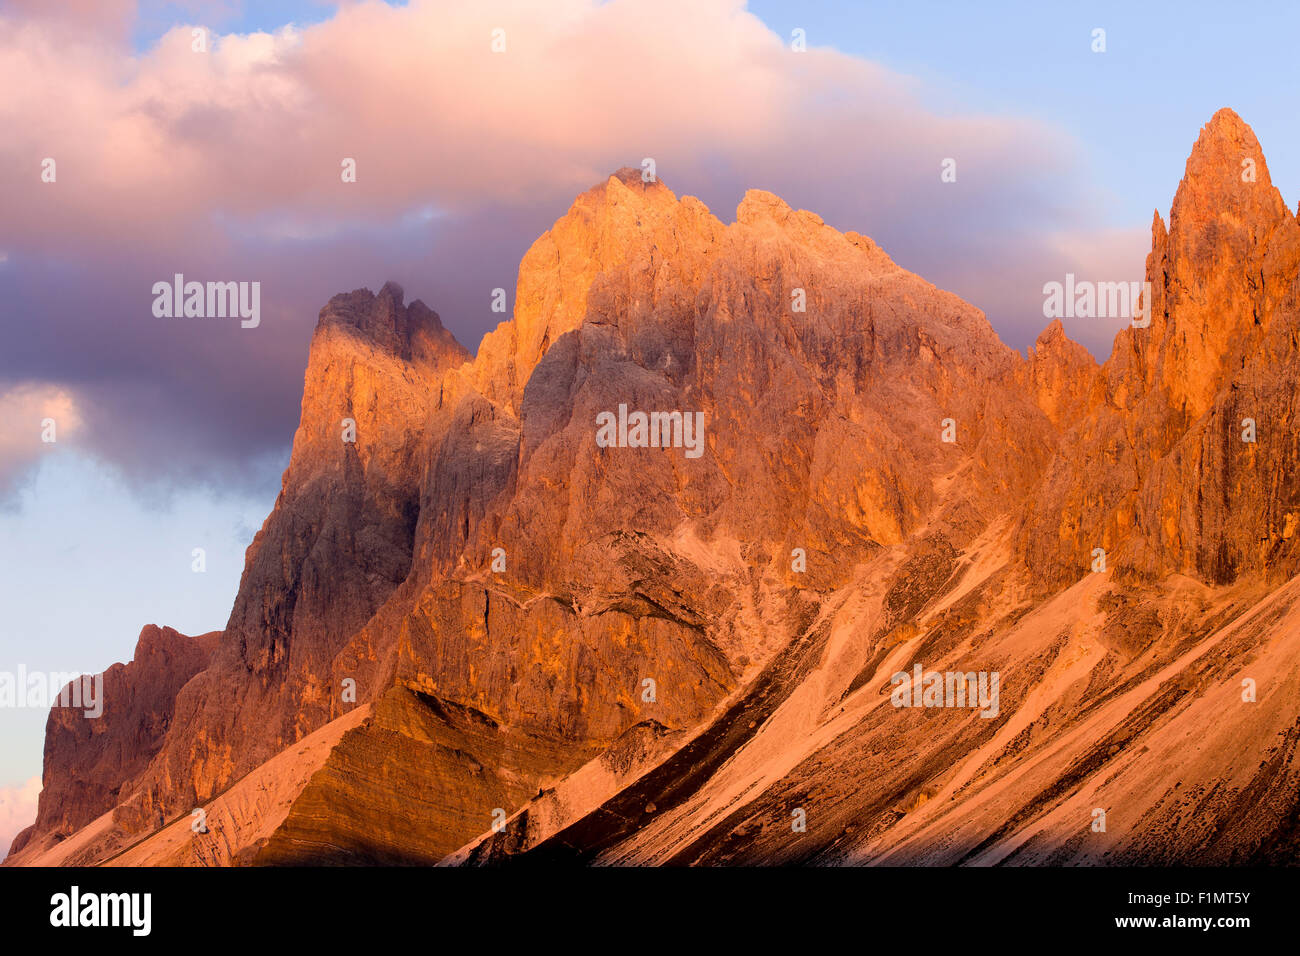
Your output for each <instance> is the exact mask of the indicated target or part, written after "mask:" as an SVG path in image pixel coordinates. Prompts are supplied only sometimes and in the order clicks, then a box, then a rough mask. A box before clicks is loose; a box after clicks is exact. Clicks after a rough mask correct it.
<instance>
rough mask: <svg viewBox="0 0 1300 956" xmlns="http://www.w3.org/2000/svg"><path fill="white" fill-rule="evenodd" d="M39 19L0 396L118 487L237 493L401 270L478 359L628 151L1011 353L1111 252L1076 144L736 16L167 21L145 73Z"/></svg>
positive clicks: (21, 154)
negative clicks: (543, 252) (823, 226)
mask: <svg viewBox="0 0 1300 956" xmlns="http://www.w3.org/2000/svg"><path fill="white" fill-rule="evenodd" d="M56 6H57V7H60V8H61V13H62V19H60V18H57V17H51V16H37V15H36V14H34V13H33V12H32V8H31V7H30V6H27V7H23V8H20V11H19V13H20V15H19V16H17V17H14V16H12V15H10V16H7V17H5V19H3V20H0V90H9V91H16V90H18V89H22V90H24V94H23V96H22V97H21V98H17V97H14V96H13V94H12V93H10V94H9V98H8V99H0V122H2V123H3V126H4V128H5V129H6V131H7V135H6V137H5V138H4V141H3V142H0V179H3V180H4V181H6V182H7V183H9V184H16V185H13V186H12V187H11V188H7V194H6V213H5V216H4V218H3V220H2V221H0V248H3V249H5V250H6V251H7V252H8V253H9V254H10V256H11V257H12V259H13V260H14V261H11V262H10V263H8V264H7V265H6V267H5V268H3V269H0V301H4V302H6V303H7V304H8V305H10V306H11V307H12V308H13V309H14V311H15V314H17V315H20V316H23V317H24V321H23V322H21V323H19V324H18V325H17V326H16V328H15V329H13V330H9V331H7V333H6V335H7V339H6V343H5V345H6V348H5V349H4V350H3V351H2V352H0V380H2V379H6V378H7V379H10V380H14V379H26V378H32V377H39V378H40V379H41V380H44V381H49V382H57V383H60V385H61V386H62V387H65V388H67V389H68V390H69V391H70V392H71V393H75V394H78V395H86V396H93V398H87V407H89V408H91V409H92V410H93V411H92V412H88V413H87V414H88V415H93V417H94V419H95V420H94V422H93V427H91V428H89V429H88V430H87V436H88V441H91V442H93V443H94V445H95V447H96V448H97V449H98V450H100V451H101V452H102V453H103V454H104V455H106V456H108V457H109V458H110V459H112V460H114V461H116V462H118V463H120V464H121V465H122V466H123V467H124V468H126V469H127V470H128V471H131V472H133V473H135V474H138V475H141V476H148V477H152V478H155V479H156V478H159V477H160V476H171V477H173V478H175V479H176V480H182V481H190V480H198V479H197V477H196V476H203V475H212V474H213V473H214V472H218V471H222V470H223V469H224V470H225V471H227V472H229V476H228V477H229V478H230V480H234V481H241V480H249V479H248V478H247V474H248V473H249V472H248V469H246V468H243V467H241V466H242V465H243V464H244V463H246V462H249V461H252V460H255V459H258V460H269V459H270V458H271V457H274V455H275V454H276V453H277V451H278V450H280V449H282V448H283V447H284V445H285V444H286V443H287V441H288V439H289V438H290V436H291V435H292V430H293V426H294V423H295V420H296V411H297V406H298V395H299V393H300V389H301V374H302V370H303V368H304V366H305V358H306V343H307V340H308V337H309V335H310V331H311V328H312V326H313V324H314V319H315V315H316V312H317V310H318V309H319V308H320V306H321V305H323V304H324V302H325V300H326V299H327V298H328V296H329V295H331V294H333V293H335V292H339V291H346V290H348V289H351V288H356V287H358V286H361V285H367V286H370V287H371V288H377V287H378V286H379V285H380V284H381V283H382V282H383V281H384V280H385V279H388V278H395V279H397V280H398V281H401V282H402V283H403V285H404V286H405V287H406V289H407V290H408V293H409V294H411V295H412V296H419V297H422V298H424V299H425V300H426V302H427V303H428V304H429V305H430V306H431V307H432V308H434V309H435V310H436V311H438V312H439V313H440V314H441V315H442V316H443V318H444V321H445V322H446V324H447V325H448V327H449V328H451V329H452V331H453V332H455V333H456V334H457V335H458V337H460V338H461V339H462V341H464V342H465V343H466V344H467V345H468V346H470V347H471V348H473V347H474V346H475V345H476V343H477V340H478V338H479V337H480V336H481V334H482V333H483V332H484V331H486V330H488V329H489V328H491V327H492V326H493V325H494V324H495V321H496V320H497V319H498V318H499V316H496V315H493V314H492V313H490V312H489V311H488V308H487V304H488V301H489V294H490V290H491V288H494V287H496V286H505V287H510V286H512V285H513V281H514V273H515V270H516V268H517V265H518V260H519V257H520V255H521V254H522V253H523V251H524V250H525V249H526V248H527V246H528V244H529V243H530V242H531V241H532V240H533V239H534V238H535V237H536V235H537V234H538V233H539V232H540V231H542V230H543V229H544V228H546V227H547V226H548V225H549V224H550V222H551V221H553V220H554V219H555V218H558V217H559V216H560V215H561V214H562V213H563V212H564V210H565V209H566V208H567V206H568V204H569V202H570V201H571V200H572V198H573V197H574V196H575V195H576V194H577V193H579V192H581V191H582V190H584V189H586V188H587V187H588V186H590V185H592V184H594V183H596V182H599V181H601V180H602V179H603V178H604V177H605V176H606V175H608V174H609V172H611V171H612V170H614V169H616V168H618V167H619V166H623V165H628V164H633V165H637V164H639V163H640V162H641V160H642V159H643V158H644V157H647V156H649V157H653V158H654V159H655V160H656V164H657V168H658V172H659V174H660V176H661V177H662V178H663V179H664V181H665V182H666V183H667V184H668V185H669V186H670V188H672V189H673V190H674V191H676V192H677V193H678V194H679V195H681V194H686V193H689V194H693V195H697V196H699V197H700V198H701V199H703V200H704V201H705V202H706V203H707V204H709V205H710V206H711V207H712V208H713V209H714V211H715V212H716V213H717V214H718V215H719V217H720V218H722V219H723V220H724V221H729V220H730V219H731V218H732V212H733V210H734V206H735V203H736V202H737V201H738V200H739V199H740V196H741V195H742V194H743V192H744V190H745V189H746V188H749V187H759V188H764V189H769V190H771V191H773V192H776V193H778V194H779V195H782V196H783V197H784V198H785V199H786V200H787V201H788V202H790V203H791V204H792V205H795V206H799V207H803V208H809V209H812V210H814V211H816V212H818V213H819V214H821V215H822V216H823V217H824V218H825V219H826V220H827V221H828V222H830V223H832V224H833V225H835V226H837V227H839V228H842V229H850V228H851V229H855V230H857V231H859V232H862V233H865V234H868V235H871V236H872V237H873V238H875V239H876V240H877V241H878V242H880V243H881V244H882V246H884V248H885V249H886V250H887V251H889V252H890V253H891V254H892V255H893V256H894V257H895V259H896V260H897V261H899V263H900V264H902V265H904V266H905V267H907V268H910V269H912V270H914V271H917V272H919V273H921V274H922V275H924V276H925V277H926V278H928V279H930V280H931V281H933V282H935V283H936V284H938V285H941V286H944V287H945V288H949V289H951V290H952V291H954V292H957V293H958V294H962V295H965V296H966V297H967V298H970V299H972V301H974V302H975V304H977V305H980V306H982V307H984V308H985V309H986V311H988V312H989V314H990V318H991V319H992V320H993V322H994V324H995V326H996V327H998V328H999V330H1000V331H1001V332H1002V334H1003V335H1004V337H1005V338H1007V339H1008V341H1009V342H1011V344H1013V345H1023V344H1027V343H1028V342H1030V341H1032V339H1033V338H1034V335H1035V334H1036V332H1037V331H1038V329H1039V328H1041V326H1042V325H1043V324H1045V323H1044V322H1043V321H1042V318H1041V288H1042V284H1043V283H1044V282H1045V281H1048V280H1049V279H1051V278H1054V277H1056V273H1057V272H1058V271H1061V270H1060V269H1059V267H1058V263H1057V259H1059V258H1060V257H1059V256H1056V257H1055V258H1053V256H1052V255H1049V254H1048V253H1047V252H1045V250H1048V251H1050V250H1061V249H1067V248H1069V247H1071V246H1072V247H1073V248H1074V249H1075V250H1076V254H1077V255H1079V256H1080V257H1081V258H1082V259H1088V257H1090V256H1093V257H1095V256H1096V255H1097V254H1099V252H1101V251H1105V250H1106V248H1107V246H1106V244H1105V243H1104V242H1103V241H1101V238H1100V237H1103V230H1101V229H1100V227H1099V226H1098V224H1097V221H1096V219H1095V215H1096V210H1097V209H1098V208H1102V207H1104V204H1105V197H1104V196H1101V197H1099V196H1098V195H1096V194H1095V193H1094V192H1093V191H1091V190H1090V189H1088V188H1087V187H1086V185H1084V173H1083V171H1082V170H1080V169H1079V168H1078V167H1077V165H1076V163H1075V160H1074V156H1075V155H1076V154H1077V153H1078V152H1079V150H1078V144H1076V143H1075V142H1074V141H1073V140H1072V138H1071V136H1070V135H1069V134H1067V133H1065V132H1064V131H1062V130H1060V129H1058V128H1055V127H1053V126H1051V125H1049V124H1045V123H1042V122H1038V121H1032V120H1027V119H1019V118H1015V117H1007V116H982V115H966V116H962V115H949V114H940V113H937V112H933V111H931V110H929V109H927V108H926V106H925V105H924V92H925V91H924V89H923V88H922V87H921V86H920V85H919V84H918V83H917V82H916V81H914V80H912V79H911V78H909V77H906V76H902V75H899V74H897V73H894V72H891V71H889V70H887V69H885V68H883V67H881V66H880V65H878V64H875V63H871V62H868V61H865V60H862V59H859V58H855V57H852V56H847V55H845V54H842V53H838V52H836V51H834V50H831V49H819V48H815V47H814V48H810V49H809V50H808V51H807V52H805V53H796V52H794V51H792V50H791V49H790V48H789V45H788V43H787V42H786V40H785V39H784V38H782V37H780V36H778V35H777V34H776V33H774V32H772V31H771V30H769V29H768V28H767V27H766V26H765V25H764V24H763V23H762V22H761V21H760V20H759V19H758V18H757V17H756V16H754V15H753V14H751V13H749V12H748V11H747V10H746V9H745V8H744V5H743V4H742V3H740V2H737V0H611V2H608V3H596V2H593V0H557V2H554V3H549V4H546V5H537V4H530V3H524V2H522V0H488V2H483V3H478V4H472V5H471V4H464V5H454V6H451V7H449V6H448V5H446V4H444V3H433V2H419V0H415V2H412V3H410V4H409V5H406V6H388V5H386V4H382V3H374V2H363V3H355V4H349V5H346V6H343V7H341V8H340V9H339V10H338V11H337V12H336V13H335V14H334V15H333V16H332V17H331V18H330V19H328V20H326V21H324V22H321V23H317V24H314V25H311V26H308V27H304V28H301V29H299V28H296V27H292V26H286V27H284V28H282V29H279V30H276V31H274V32H270V33H254V34H250V35H224V36H223V35H220V34H219V33H218V32H215V31H214V32H212V33H211V35H210V36H208V39H207V45H206V52H195V50H194V48H193V47H194V38H193V27H192V26H191V25H178V26H176V27H174V28H172V29H170V30H168V31H167V32H166V33H165V34H164V35H163V36H162V37H161V38H160V39H159V40H158V42H157V43H156V44H155V45H154V46H153V47H152V48H150V49H148V50H147V51H145V52H143V53H140V54H137V53H135V52H134V51H133V50H132V49H131V48H130V45H129V41H128V40H127V39H125V38H122V39H120V40H119V39H114V37H115V36H116V34H113V33H112V32H111V31H110V32H108V33H106V34H103V35H94V34H87V33H86V32H84V31H78V30H68V29H64V27H63V24H64V22H65V21H66V20H67V19H68V18H75V17H76V16H78V15H79V14H78V12H77V11H78V8H79V6H81V5H78V4H75V3H69V4H63V5H56ZM205 12H208V8H206V7H203V6H196V7H195V19H196V20H201V19H202V17H203V15H204V13H205ZM118 13H119V14H120V15H122V16H126V15H125V14H121V11H118ZM85 15H86V16H92V15H91V14H85ZM94 16H97V14H96V15H94ZM128 19H129V17H128ZM496 28H500V29H503V30H504V31H505V34H504V38H505V51H504V52H501V53H494V52H493V50H492V42H491V41H492V31H493V30H494V29H496ZM33 76H39V77H41V78H42V82H41V83H38V84H32V83H30V82H29V79H30V77H33ZM0 95H3V94H0ZM46 158H49V159H53V160H55V170H56V180H55V182H52V183H49V182H43V181H42V180H41V169H42V166H41V164H42V161H43V160H44V159H46ZM345 158H351V159H354V160H355V161H356V164H357V173H358V178H357V182H356V183H351V184H345V183H343V182H342V181H341V177H340V169H341V165H340V164H341V163H342V161H343V160H344V159H345ZM949 158H951V159H954V160H955V161H956V164H957V171H958V175H957V181H956V182H955V183H944V182H942V181H941V179H940V168H941V163H942V162H943V161H944V160H945V159H949ZM1063 237H1064V238H1063ZM1070 237H1073V238H1070ZM19 262H21V264H22V268H21V269H16V268H14V266H15V265H16V264H18V263H19ZM1089 268H1090V267H1089V263H1088V262H1083V261H1081V262H1080V263H1079V264H1078V266H1077V267H1075V268H1073V269H1072V271H1075V272H1076V273H1078V274H1083V273H1085V272H1088V271H1089ZM1107 268H1109V266H1107ZM1140 269H1141V261H1140V259H1139V261H1138V262H1136V263H1134V264H1133V266H1132V269H1129V268H1127V267H1126V268H1125V272H1124V275H1122V276H1116V277H1115V278H1127V277H1128V274H1129V273H1130V272H1132V271H1135V270H1136V271H1138V272H1140ZM175 272H183V273H185V274H186V275H188V276H192V277H194V278H199V279H200V280H209V279H216V280H258V281H261V282H262V284H263V313H264V319H263V322H262V326H261V327H260V328H259V329H258V330H256V331H255V332H254V331H242V330H239V329H238V328H237V326H236V325H231V324H227V325H221V324H219V323H218V324H215V325H202V324H198V325H196V324H194V323H184V322H177V321H169V320H158V319H155V318H153V316H152V315H151V313H150V311H149V304H150V302H151V301H152V297H151V296H150V294H149V292H148V290H149V289H150V288H151V286H152V283H153V282H155V281H159V280H168V279H170V277H171V276H172V275H173V274H174V273H175ZM1094 339H1095V341H1100V339H1098V338H1096V337H1094ZM74 344H75V347H74ZM1089 344H1095V342H1090V343H1089ZM259 474H260V472H259ZM222 480H225V479H224V477H223V479H222ZM259 480H262V479H259Z"/></svg>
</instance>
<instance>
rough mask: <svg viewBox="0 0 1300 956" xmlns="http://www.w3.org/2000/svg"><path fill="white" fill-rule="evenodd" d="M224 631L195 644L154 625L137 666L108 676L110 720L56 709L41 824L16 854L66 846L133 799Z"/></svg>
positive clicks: (20, 839)
mask: <svg viewBox="0 0 1300 956" xmlns="http://www.w3.org/2000/svg"><path fill="white" fill-rule="evenodd" d="M220 637H221V634H220V632H218V631H214V632H212V633H211V634H204V635H202V636H200V637H188V636H186V635H184V634H180V633H178V632H177V631H174V630H172V629H171V628H170V627H163V628H160V627H157V626H155V625H153V624H150V625H148V626H146V627H145V628H144V629H143V630H141V631H140V638H139V640H138V641H137V643H136V646H135V656H134V657H133V658H132V660H131V662H130V663H129V664H114V665H113V666H112V667H110V668H109V669H108V670H107V671H105V672H104V674H103V689H102V700H103V713H102V714H101V715H99V716H97V717H87V716H86V711H85V710H84V709H78V708H75V707H56V708H54V709H52V710H51V711H50V717H49V720H48V721H47V722H46V725H45V772H44V783H45V786H44V789H43V790H42V791H41V795H40V801H39V805H38V808H37V815H36V822H35V824H33V826H31V827H29V828H28V829H27V830H24V831H23V832H22V833H19V834H18V836H17V837H15V838H14V841H13V845H12V846H11V847H10V853H11V854H15V855H16V854H18V853H20V852H22V851H23V850H24V849H25V848H27V849H28V850H29V851H32V850H39V849H43V848H45V847H47V846H49V845H50V844H51V843H53V842H55V841H57V840H62V839H64V838H66V837H68V836H70V835H71V834H72V833H74V832H75V831H77V830H78V829H80V828H81V827H83V826H85V825H86V824H87V823H89V822H90V821H91V820H93V819H95V818H96V817H98V816H100V815H101V814H103V813H105V812H107V811H110V810H112V809H113V808H114V807H115V806H117V804H118V802H119V801H120V800H121V799H122V798H123V797H125V796H126V795H127V794H129V793H130V791H131V789H132V788H133V787H134V786H135V784H136V782H137V781H138V780H139V778H140V776H141V775H142V774H143V772H144V771H145V770H146V769H147V768H148V766H149V762H150V760H152V759H153V757H154V756H155V755H156V754H157V753H158V751H159V750H160V749H161V748H162V746H163V742H164V740H165V739H166V736H167V732H168V730H169V729H170V728H171V725H172V721H173V717H174V712H175V705H176V695H177V693H178V692H179V691H180V689H181V688H182V687H183V686H185V684H186V682H187V681H189V680H190V678H192V677H193V676H194V675H195V674H198V673H199V672H200V671H202V670H203V669H204V668H206V667H207V666H208V663H209V661H210V659H211V657H212V653H213V651H214V649H215V648H216V646H217V643H218V641H219V639H220Z"/></svg>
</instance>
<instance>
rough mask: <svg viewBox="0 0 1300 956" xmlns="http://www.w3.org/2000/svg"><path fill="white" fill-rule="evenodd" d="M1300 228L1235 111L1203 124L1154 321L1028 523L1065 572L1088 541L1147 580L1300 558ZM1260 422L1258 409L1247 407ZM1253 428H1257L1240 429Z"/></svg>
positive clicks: (1078, 564) (1031, 540) (1131, 341)
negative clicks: (1299, 528)
mask: <svg viewBox="0 0 1300 956" xmlns="http://www.w3.org/2000/svg"><path fill="white" fill-rule="evenodd" d="M1298 267H1300V225H1298V224H1297V221H1296V218H1295V217H1294V216H1292V215H1291V213H1290V212H1289V211H1288V210H1287V207H1286V205H1285V203H1284V202H1283V201H1282V197H1281V195H1280V194H1279V193H1278V191H1277V189H1276V188H1275V187H1274V186H1273V184H1272V182H1271V180H1270V179H1269V174H1268V167H1267V165H1266V163H1265V162H1264V156H1263V154H1262V152H1261V151H1260V148H1259V143H1258V141H1257V140H1256V139H1255V135H1254V133H1252V132H1251V130H1250V128H1249V127H1248V126H1246V124H1245V123H1243V122H1242V121H1241V119H1240V118H1239V117H1238V116H1237V115H1236V114H1235V113H1233V112H1232V111H1231V110H1220V111H1219V112H1218V113H1216V114H1215V115H1214V118H1213V119H1211V121H1210V122H1209V123H1208V124H1206V126H1205V128H1204V129H1203V130H1202V131H1201V135H1200V138H1199V139H1198V140H1197V141H1196V145H1195V147H1194V148H1193V150H1192V154H1191V156H1190V157H1189V159H1188V160H1187V170H1186V173H1185V175H1184V178H1183V181H1182V183H1181V184H1180V185H1179V187H1178V192H1177V194H1176V195H1175V197H1174V204H1173V209H1172V212H1171V214H1170V225H1169V228H1168V230H1166V228H1165V224H1164V222H1163V221H1162V220H1161V218H1160V214H1159V213H1156V215H1155V220H1154V222H1153V224H1152V229H1151V254H1150V255H1149V256H1148V257H1147V264H1146V281H1147V282H1148V283H1150V288H1151V302H1150V307H1149V310H1148V313H1149V316H1150V325H1149V327H1146V328H1127V329H1124V330H1123V331H1121V332H1120V333H1119V334H1118V335H1117V336H1116V338H1115V346H1114V350H1113V352H1112V354H1111V357H1110V358H1109V359H1108V360H1107V362H1106V364H1105V366H1104V367H1103V368H1102V370H1101V375H1100V377H1099V380H1098V381H1097V383H1096V385H1095V387H1094V388H1093V391H1092V395H1091V400H1090V402H1089V404H1088V407H1087V408H1086V410H1085V413H1084V414H1083V415H1082V416H1081V420H1079V422H1078V424H1077V426H1076V427H1075V428H1073V429H1072V431H1071V434H1070V435H1069V436H1068V438H1067V440H1066V442H1065V445H1064V446H1063V447H1064V449H1066V450H1065V451H1063V453H1062V454H1061V456H1060V457H1059V458H1058V459H1057V460H1056V461H1055V462H1054V463H1053V465H1052V466H1051V471H1050V475H1049V479H1048V481H1047V482H1046V484H1045V486H1044V489H1043V493H1042V497H1041V500H1040V502H1039V504H1038V506H1037V508H1036V509H1034V510H1033V511H1032V512H1031V513H1030V514H1029V515H1028V516H1027V518H1026V521H1025V537H1026V547H1025V551H1026V555H1027V559H1028V562H1029V565H1030V567H1031V568H1032V569H1034V570H1035V572H1037V573H1038V574H1040V575H1042V576H1043V578H1044V579H1045V580H1048V581H1050V582H1052V583H1053V584H1057V585H1059V584H1062V583H1065V582H1067V581H1069V580H1073V579H1076V578H1077V577H1078V575H1079V574H1080V573H1082V572H1083V571H1084V569H1086V568H1087V567H1088V566H1089V563H1090V560H1091V558H1090V555H1091V552H1092V550H1093V549H1094V548H1098V547H1100V548H1104V549H1105V550H1106V551H1107V553H1108V560H1109V563H1111V564H1113V565H1114V566H1116V567H1118V568H1120V569H1121V570H1122V571H1124V572H1125V573H1129V574H1134V575H1137V576H1139V577H1141V578H1143V579H1146V580H1154V579H1158V578H1159V577H1161V576H1163V575H1166V574H1169V573H1173V572H1181V573H1188V574H1193V575H1195V576H1197V577H1200V578H1203V579H1205V580H1208V581H1212V582H1215V583H1229V582H1231V581H1234V580H1236V579H1237V578H1238V577H1240V576H1242V575H1264V576H1267V577H1268V578H1269V579H1271V580H1273V581H1274V582H1277V581H1281V580H1285V579H1286V578H1289V577H1291V576H1292V575H1294V574H1295V573H1296V572H1297V570H1300V564H1298V563H1297V554H1298V552H1297V549H1296V544H1297V542H1296V539H1295V536H1294V530H1295V526H1296V522H1297V520H1300V507H1298V505H1300V501H1298V500H1297V494H1300V490H1298V489H1297V485H1296V483H1295V482H1293V481H1290V480H1289V476H1290V475H1292V474H1294V473H1295V467H1296V465H1297V464H1300V461H1298V459H1297V455H1300V440H1298V439H1297V435H1298V434H1300V433H1298V432H1297V431H1296V429H1295V427H1294V426H1295V423H1296V422H1295V414H1296V409H1295V395H1296V385H1297V382H1296V374H1297V364H1296V362H1295V353H1296V342H1297V337H1298V336H1300V300H1298V299H1297V295H1298V287H1297V269H1298ZM1247 419H1249V421H1247ZM1243 436H1246V437H1249V438H1251V439H1252V440H1244V439H1243Z"/></svg>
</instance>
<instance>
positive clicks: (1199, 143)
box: [1169, 108, 1288, 247]
mask: <svg viewBox="0 0 1300 956" xmlns="http://www.w3.org/2000/svg"><path fill="white" fill-rule="evenodd" d="M1287 214H1288V211H1287V208H1286V204H1285V203H1284V202H1283V201H1282V196H1281V194H1280V193H1279V192H1278V191H1277V189H1276V188H1274V186H1273V181H1272V179H1271V178H1270V177H1269V174H1268V164H1267V163H1266V162H1265V161H1264V153H1263V150H1261V148H1260V145H1259V140H1258V139H1257V138H1256V137H1255V132H1254V130H1252V129H1251V128H1250V126H1249V125H1248V124H1247V123H1246V122H1245V121H1244V120H1242V118H1241V117H1240V116H1238V115H1237V114H1236V113H1235V112H1233V111H1232V110H1230V109H1227V108H1224V109H1221V110H1219V111H1218V112H1217V113H1215V114H1214V116H1213V117H1212V118H1211V119H1210V121H1209V122H1208V123H1206V124H1205V126H1204V127H1202V128H1201V134H1200V136H1199V137H1197V140H1196V144H1195V145H1194V146H1193V147H1192V151H1191V154H1190V155H1189V156H1188V157H1187V166H1186V169H1185V171H1184V174H1183V180H1182V182H1181V183H1180V184H1179V186H1178V192H1177V193H1176V194H1175V196H1174V204H1173V208H1172V210H1171V211H1170V215H1169V232H1170V234H1171V235H1175V236H1181V237H1182V238H1183V239H1184V240H1187V241H1190V242H1191V244H1192V246H1193V247H1199V245H1200V244H1201V242H1202V241H1204V242H1207V243H1214V242H1217V241H1220V240H1221V239H1222V238H1223V236H1222V235H1220V234H1219V233H1220V232H1221V231H1222V230H1223V229H1225V228H1226V229H1228V230H1229V231H1230V232H1238V233H1241V232H1246V233H1248V234H1249V235H1251V236H1254V235H1256V233H1257V230H1258V229H1259V228H1261V227H1263V228H1267V227H1268V226H1270V225H1272V224H1274V223H1275V222H1276V221H1277V220H1278V219H1280V218H1282V217H1283V216H1284V215H1287ZM1211 231H1213V235H1211V234H1210V232H1211Z"/></svg>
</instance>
